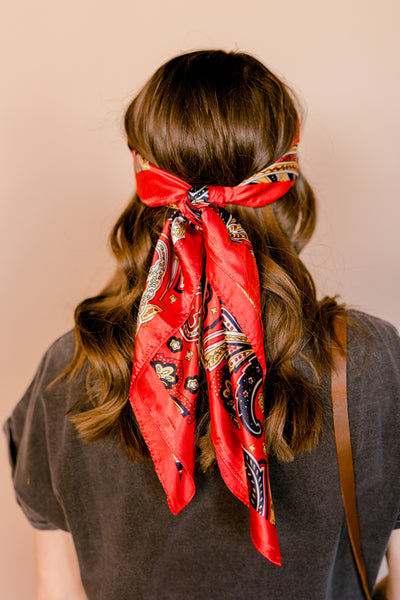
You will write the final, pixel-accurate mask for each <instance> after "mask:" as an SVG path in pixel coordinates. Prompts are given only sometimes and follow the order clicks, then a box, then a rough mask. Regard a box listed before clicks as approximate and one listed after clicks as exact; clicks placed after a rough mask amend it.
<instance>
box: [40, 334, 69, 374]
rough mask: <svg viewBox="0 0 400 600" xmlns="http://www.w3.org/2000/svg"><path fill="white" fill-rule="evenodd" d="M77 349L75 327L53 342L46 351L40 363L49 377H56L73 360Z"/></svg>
mask: <svg viewBox="0 0 400 600" xmlns="http://www.w3.org/2000/svg"><path fill="white" fill-rule="evenodd" d="M75 349H76V338H75V331H74V330H73V329H71V330H70V331H67V332H66V333H64V334H63V335H61V336H60V337H58V338H57V339H56V340H55V341H54V342H52V344H50V346H49V347H48V348H47V350H46V351H45V353H44V355H43V358H42V361H41V365H40V367H42V369H43V370H44V371H45V372H46V375H47V377H50V378H51V379H55V378H56V377H57V375H59V374H60V373H61V372H62V371H63V370H64V369H65V368H66V367H67V366H68V365H69V363H70V362H71V361H72V359H73V357H74V354H75Z"/></svg>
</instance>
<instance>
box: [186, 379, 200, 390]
mask: <svg viewBox="0 0 400 600" xmlns="http://www.w3.org/2000/svg"><path fill="white" fill-rule="evenodd" d="M199 385H200V381H199V376H198V375H195V376H194V377H186V379H185V386H184V387H185V390H187V391H188V392H190V393H191V394H197V392H198V391H199Z"/></svg>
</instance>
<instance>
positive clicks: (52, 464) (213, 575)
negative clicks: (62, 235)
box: [5, 311, 400, 600]
mask: <svg viewBox="0 0 400 600" xmlns="http://www.w3.org/2000/svg"><path fill="white" fill-rule="evenodd" d="M351 316H352V317H353V318H354V319H356V320H357V321H358V322H359V323H360V324H361V325H362V327H363V328H364V333H362V332H361V331H360V330H359V329H358V328H357V327H354V326H353V327H350V328H349V334H348V345H349V348H348V350H349V358H348V394H349V406H350V408H349V411H350V427H351V436H352V446H353V453H354V461H355V474H356V487H357V503H358V510H359V519H360V527H361V537H362V545H363V550H364V554H365V559H366V565H367V571H368V580H369V584H370V587H371V588H372V587H373V584H374V581H375V578H376V576H377V572H378V568H379V565H380V562H381V559H382V557H383V554H384V552H385V548H386V545H387V542H388V539H389V537H390V534H391V531H392V530H393V529H394V528H395V527H400V523H399V522H398V514H399V504H400V502H399V501H400V435H399V432H400V341H399V337H398V336H397V334H396V331H395V330H394V328H393V327H392V326H391V325H389V324H388V323H385V322H384V321H381V320H379V319H376V318H374V317H370V316H367V315H364V314H362V313H358V312H354V311H353V312H352V313H351ZM74 346H75V341H74V335H73V333H72V332H71V333H68V334H66V335H65V336H63V337H61V338H60V339H59V340H57V341H56V342H55V343H54V344H53V345H52V346H51V348H50V349H49V350H48V352H47V353H46V355H45V356H44V358H43V360H42V363H41V365H40V367H39V370H38V372H37V374H36V376H35V378H34V380H33V382H32V383H31V385H30V387H29V389H28V390H27V392H26V394H25V395H24V397H23V398H22V400H21V402H20V403H19V404H18V405H17V407H16V408H15V410H14V412H13V414H12V416H11V417H10V419H9V420H8V421H7V423H6V424H5V431H6V433H7V434H8V438H9V446H10V456H11V461H12V466H13V481H14V486H15V490H16V495H17V499H18V502H19V503H20V505H21V507H22V508H23V510H24V512H25V514H26V515H27V517H28V519H29V521H30V522H31V523H32V525H33V526H34V527H36V528H38V529H54V528H60V529H64V530H67V531H70V532H71V533H72V536H73V539H74V542H75V546H76V550H77V554H78V558H79V563H80V568H81V576H82V581H83V584H84V587H85V590H86V593H87V595H88V598H89V599H90V600H138V599H157V600H163V599H165V600H166V599H174V600H182V599H186V598H188V599H190V600H205V599H207V600H208V599H210V600H213V599H215V600H231V599H232V600H233V599H235V600H236V599H241V600H247V599H251V600H264V599H266V600H282V599H284V600H291V599H296V600H297V599H299V598H300V599H303V598H304V599H307V600H323V599H328V600H329V599H335V600H339V599H340V600H343V599H346V600H347V599H352V600H357V599H360V600H361V599H362V598H363V595H362V591H361V588H360V586H359V583H358V578H357V573H356V570H355V566H354V562H353V558H352V553H351V549H350V545H349V542H348V537H347V531H346V523H345V517H344V513H343V506H342V500H341V493H340V484H339V478H338V469H337V462H336V453H335V445H334V436H333V433H332V419H331V404H330V394H329V381H326V382H324V385H323V391H322V394H321V401H322V402H323V405H324V407H325V412H326V421H327V424H326V427H325V430H324V433H323V436H322V439H321V442H320V444H319V446H318V448H317V449H316V450H315V451H314V452H312V453H310V454H305V455H303V456H299V457H297V458H296V459H295V460H294V461H293V462H292V463H286V464H279V463H277V462H276V461H275V460H274V459H272V458H271V459H270V462H269V464H270V476H271V487H272V495H273V500H274V508H275V513H276V521H277V530H278V536H279V542H280V548H281V552H282V558H283V565H282V567H276V566H274V565H272V564H270V563H269V562H268V561H267V560H266V559H265V558H263V557H262V556H261V555H260V554H259V553H258V552H257V551H256V550H255V548H254V547H253V544H252V542H251V539H250V533H249V514H248V509H247V508H246V507H245V506H244V505H242V504H241V502H240V501H239V500H237V499H236V498H235V497H234V496H233V495H232V494H231V493H230V492H229V490H228V489H227V488H226V486H225V484H224V483H223V481H222V479H221V477H220V475H219V473H218V472H214V473H208V474H202V473H201V472H198V473H197V474H196V486H197V487H196V489H197V492H196V495H195V497H194V499H193V500H192V502H191V503H190V504H189V505H188V506H187V507H186V508H185V509H184V510H183V511H182V512H181V513H180V514H179V515H177V516H174V515H173V514H172V513H171V512H170V511H169V509H168V506H167V501H166V496H165V493H164V491H163V489H162V487H161V485H160V483H159V481H158V479H157V476H156V474H155V471H154V467H153V464H152V462H151V461H149V460H147V461H142V462H139V463H135V464H132V463H130V462H129V460H128V459H127V458H126V456H125V454H124V453H123V451H122V450H121V449H120V448H119V447H118V445H117V444H116V443H115V442H113V441H112V440H102V441H100V442H97V443H96V444H88V443H86V442H84V441H82V440H80V439H79V438H78V436H77V433H76V430H75V427H74V426H73V425H72V424H71V423H70V421H69V419H68V417H67V416H66V414H65V413H66V411H67V410H68V409H69V408H71V406H72V405H73V404H74V403H75V402H76V400H77V399H78V398H79V397H80V396H81V395H82V394H83V393H84V388H85V384H84V377H85V374H84V373H83V372H82V373H81V375H79V376H78V377H77V378H76V379H75V380H73V381H72V382H71V381H70V382H68V381H66V380H62V381H61V382H59V383H57V384H56V385H55V386H53V387H52V388H50V389H47V385H48V384H49V382H51V381H52V380H53V379H54V378H55V376H56V375H57V374H58V373H59V372H60V371H61V370H62V369H63V367H64V366H65V365H66V364H68V362H69V361H70V359H71V357H72V355H73V352H74Z"/></svg>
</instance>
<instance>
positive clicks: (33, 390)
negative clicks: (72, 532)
mask: <svg viewBox="0 0 400 600" xmlns="http://www.w3.org/2000/svg"><path fill="white" fill-rule="evenodd" d="M50 363H51V361H50V359H49V352H48V353H47V354H46V355H45V356H44V358H43V360H42V362H41V364H40V367H39V369H38V371H37V373H36V375H35V377H34V379H33V381H32V383H31V385H30V386H29V388H28V390H27V391H26V393H25V394H24V396H23V398H22V399H21V401H20V402H19V403H18V404H17V406H16V407H15V409H14V411H13V413H12V415H11V417H10V418H9V419H8V420H7V421H6V422H5V423H4V427H3V429H4V432H5V434H6V438H7V443H8V450H9V458H10V463H11V469H12V479H13V484H14V489H15V494H16V498H17V502H18V504H19V505H20V506H21V508H22V510H23V512H24V513H25V515H26V517H27V519H28V520H29V522H30V523H31V525H33V527H35V528H36V529H63V530H65V531H68V530H69V528H68V524H67V519H66V516H65V512H64V510H63V506H62V501H61V500H60V497H59V495H58V493H57V490H56V489H55V486H54V477H53V469H54V465H53V464H52V457H51V455H50V454H51V453H50V451H49V436H50V435H52V434H53V435H54V432H55V431H57V426H56V424H55V423H53V422H52V420H53V421H54V414H55V413H54V412H52V411H50V414H49V411H48V410H47V409H46V397H47V400H48V397H49V395H48V394H49V393H48V391H47V387H48V383H49V381H51V379H50V378H49V375H50V377H53V375H54V377H55V376H56V374H55V373H54V374H53V373H52V372H51V371H52V369H51V367H50Z"/></svg>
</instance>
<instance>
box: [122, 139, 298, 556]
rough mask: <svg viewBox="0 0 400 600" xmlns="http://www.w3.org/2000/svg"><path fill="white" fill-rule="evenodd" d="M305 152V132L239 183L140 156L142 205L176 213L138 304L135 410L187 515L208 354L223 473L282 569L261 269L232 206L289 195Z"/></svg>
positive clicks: (162, 476) (161, 473)
mask: <svg viewBox="0 0 400 600" xmlns="http://www.w3.org/2000/svg"><path fill="white" fill-rule="evenodd" d="M296 151H297V140H296V142H295V143H294V145H293V146H292V148H290V150H289V151H288V152H287V153H286V154H285V155H284V156H283V157H282V158H281V159H279V160H278V161H277V162H276V163H274V164H273V165H271V166H270V167H268V168H266V169H264V170H263V171H261V172H260V173H257V174H256V175H254V176H252V177H250V178H249V179H247V180H245V181H244V182H242V183H241V184H239V185H238V186H236V187H234V188H229V187H218V186H203V187H200V188H191V187H190V186H189V185H188V184H187V183H185V182H184V181H182V180H180V179H179V178H177V177H175V176H174V175H172V174H170V173H167V172H165V171H163V170H162V169H160V168H158V167H156V166H155V165H152V164H151V163H149V162H148V161H146V160H145V159H143V158H142V157H141V156H140V155H139V154H137V153H134V158H135V166H136V182H137V193H138V196H139V198H140V199H141V200H142V202H144V203H145V204H147V205H149V206H161V205H166V204H168V205H173V206H175V207H176V209H177V210H176V211H175V212H174V213H173V215H172V216H171V217H170V218H169V219H168V220H167V222H166V224H165V226H164V228H163V230H162V233H161V235H160V237H159V239H158V242H157V244H156V247H155V251H154V256H153V261H152V264H151V267H150V271H149V274H148V278H147V282H146V286H145V289H144V292H143V296H142V299H141V302H140V306H139V310H138V317H137V333H136V339H135V351H134V361H133V371H132V380H131V388H130V401H131V405H132V408H133V411H134V413H135V415H136V418H137V421H138V423H139V426H140V428H141V432H142V434H143V437H144V439H145V441H146V444H147V446H148V448H149V451H150V454H151V456H152V459H153V462H154V465H155V469H156V472H157V475H158V477H159V480H160V482H161V484H162V485H163V487H164V490H165V492H166V495H167V500H168V505H169V507H170V510H171V511H172V512H173V513H174V514H177V513H179V512H180V511H181V510H182V509H183V508H184V507H185V506H186V505H187V504H188V503H189V502H190V500H191V499H192V497H193V495H194V494H195V484H194V471H195V460H196V456H195V443H194V440H195V429H196V400H197V395H198V390H199V385H200V379H199V375H200V374H199V364H200V360H201V353H202V356H203V360H204V364H205V370H206V377H207V388H208V399H209V406H210V419H211V439H212V442H213V445H214V448H215V453H216V457H217V462H218V467H219V470H220V472H221V476H222V478H223V480H224V481H225V483H226V485H227V487H228V488H229V489H230V490H231V492H232V493H233V494H234V495H235V496H236V497H237V498H238V499H239V500H241V501H242V502H243V503H244V504H246V505H247V506H248V507H249V511H250V532H251V537H252V540H253V543H254V546H255V547H256V548H257V550H258V551H259V552H260V553H261V554H262V555H263V556H265V557H266V558H267V559H268V560H270V561H271V562H273V563H274V564H277V565H280V564H281V556H280V551H279V545H278V538H277V533H276V527H275V518H274V510H273V505H272V498H271V490H270V483H269V477H268V462H267V452H266V444H265V437H264V436H265V433H264V425H263V420H264V406H263V383H264V379H265V372H266V365H265V356H264V345H263V344H264V341H263V325H262V315H261V305H260V284H259V275H258V270H257V264H256V261H255V258H254V254H253V249H252V246H251V243H250V240H249V239H248V236H247V234H246V232H245V231H244V229H243V228H242V227H241V225H240V223H238V221H237V220H236V219H234V218H233V217H232V215H231V214H230V213H229V212H228V211H227V210H226V209H225V208H224V207H225V206H226V205H227V204H244V205H246V206H253V207H258V206H264V205H266V204H269V203H271V202H274V201H275V200H277V199H278V198H281V197H282V196H283V195H284V194H285V193H286V192H287V191H288V189H289V188H290V187H291V186H292V185H293V184H294V182H295V179H296V176H297V174H298V165H297V154H296ZM203 274H204V275H203Z"/></svg>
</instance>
